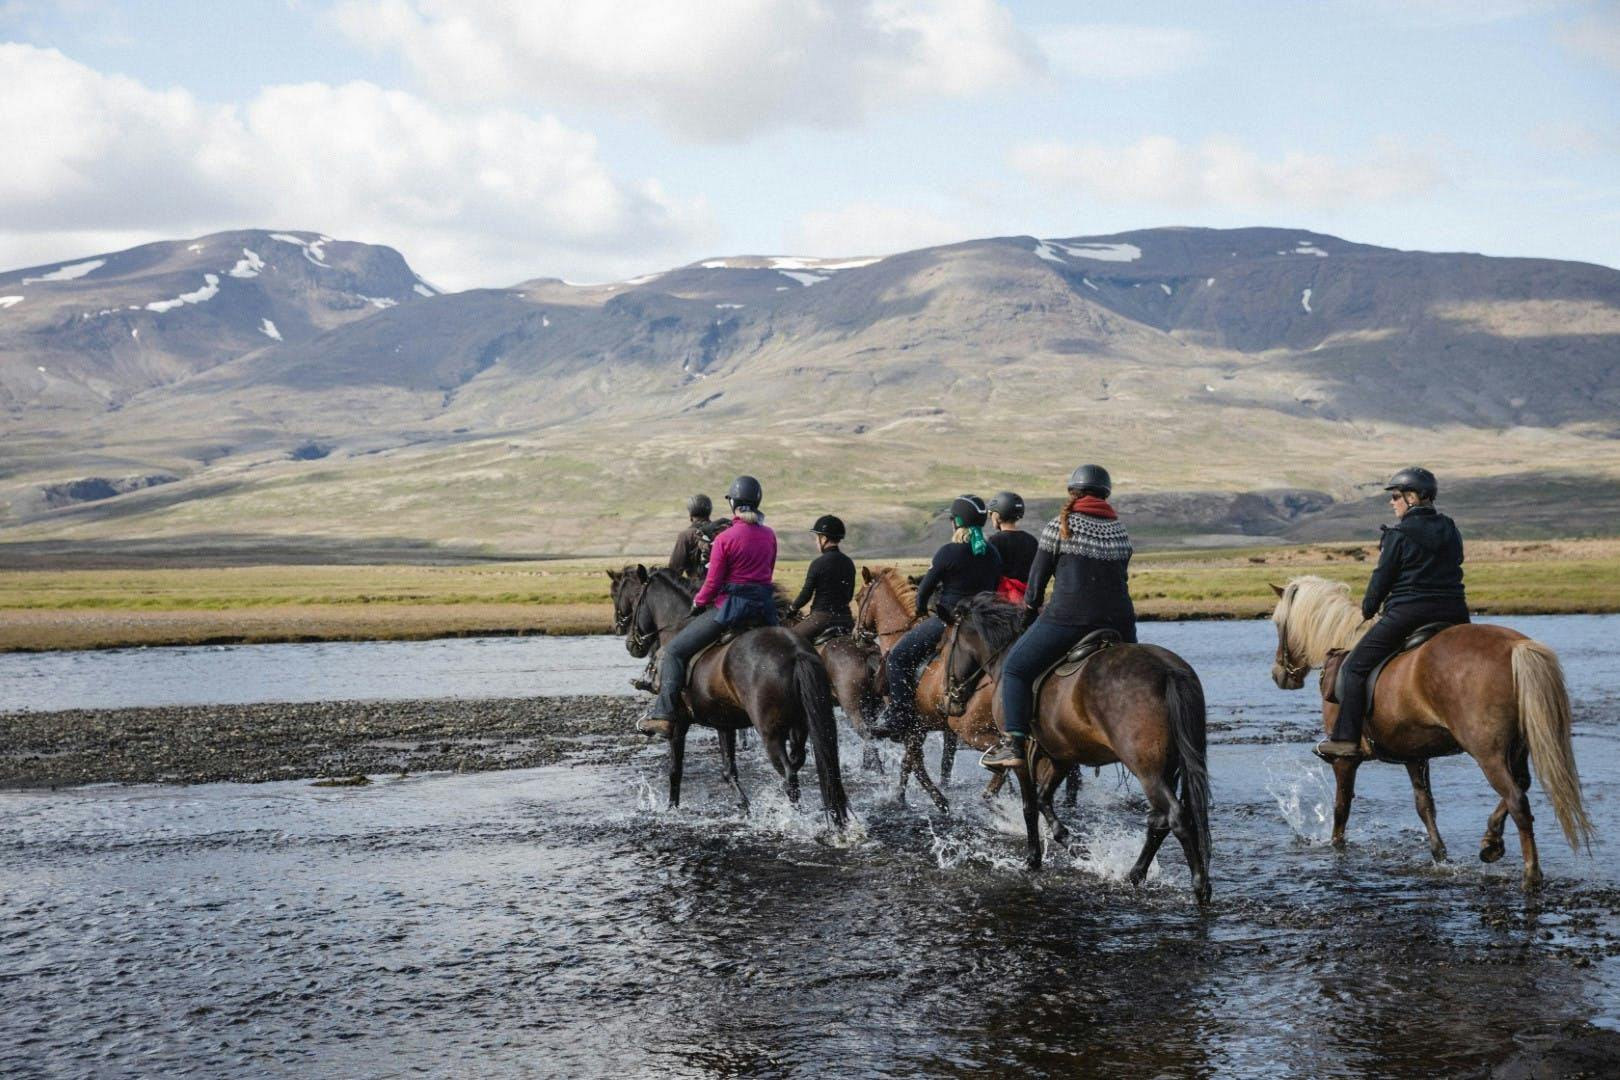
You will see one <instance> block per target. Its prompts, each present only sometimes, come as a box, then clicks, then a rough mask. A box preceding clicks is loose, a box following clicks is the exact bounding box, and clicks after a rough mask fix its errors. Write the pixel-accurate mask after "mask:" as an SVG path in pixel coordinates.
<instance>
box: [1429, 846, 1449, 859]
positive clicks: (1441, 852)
mask: <svg viewBox="0 0 1620 1080" xmlns="http://www.w3.org/2000/svg"><path fill="white" fill-rule="evenodd" d="M1429 854H1430V855H1433V856H1434V861H1435V862H1437V863H1439V862H1445V861H1446V849H1445V847H1444V846H1443V845H1442V846H1441V847H1437V848H1430V849H1429Z"/></svg>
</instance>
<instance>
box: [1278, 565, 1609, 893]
mask: <svg viewBox="0 0 1620 1080" xmlns="http://www.w3.org/2000/svg"><path fill="white" fill-rule="evenodd" d="M1272 589H1273V591H1275V592H1276V593H1277V597H1278V600H1277V609H1276V610H1275V611H1274V612H1273V613H1272V616H1271V620H1272V622H1274V623H1275V624H1276V626H1277V656H1276V660H1275V662H1274V663H1273V664H1272V666H1271V678H1272V681H1273V682H1275V683H1276V684H1277V685H1278V686H1279V687H1280V688H1282V689H1284V690H1298V689H1299V688H1300V687H1301V686H1303V685H1304V684H1305V675H1306V673H1307V672H1309V671H1310V670H1311V669H1312V668H1316V667H1322V666H1323V664H1324V663H1325V662H1326V661H1327V659H1328V656H1329V654H1330V653H1331V652H1334V651H1336V650H1340V649H1349V648H1351V647H1352V646H1354V645H1355V643H1356V642H1357V641H1359V640H1360V639H1361V635H1362V634H1363V633H1364V632H1365V631H1366V629H1367V627H1368V626H1369V625H1371V624H1370V623H1368V622H1366V621H1364V620H1363V619H1362V617H1361V609H1360V607H1359V606H1358V605H1356V604H1355V603H1354V602H1353V601H1352V600H1351V599H1350V588H1349V586H1348V585H1345V584H1343V583H1342V582H1337V581H1328V580H1327V579H1325V578H1320V577H1314V576H1307V577H1299V578H1295V579H1294V580H1292V581H1290V582H1289V583H1288V585H1287V587H1285V588H1284V587H1279V586H1276V585H1273V586H1272ZM1326 692H1327V687H1325V686H1324V687H1323V698H1324V700H1323V706H1322V724H1323V727H1324V728H1325V729H1326V730H1327V731H1332V730H1333V722H1334V721H1335V720H1336V719H1338V711H1339V707H1338V706H1337V705H1334V704H1332V703H1331V702H1328V701H1327V700H1326ZM1569 729H1570V709H1569V694H1568V692H1567V691H1566V690H1565V688H1564V673H1563V669H1562V668H1560V667H1559V664H1558V657H1557V655H1556V654H1555V653H1554V652H1553V651H1552V650H1551V649H1549V648H1547V646H1545V645H1543V644H1541V643H1540V642H1537V641H1532V640H1531V639H1530V638H1527V637H1525V636H1524V635H1523V634H1521V633H1519V632H1518V631H1517V630H1509V629H1508V628H1507V627H1505V626H1484V625H1479V624H1464V625H1462V626H1453V627H1451V628H1450V629H1448V630H1444V631H1442V632H1441V633H1439V634H1437V635H1436V636H1434V637H1433V638H1431V639H1430V640H1429V641H1428V642H1426V643H1425V644H1423V645H1420V646H1419V647H1418V648H1416V649H1413V650H1412V651H1410V652H1406V653H1402V654H1401V655H1399V656H1397V657H1395V658H1394V659H1393V660H1391V661H1390V662H1389V664H1388V665H1387V666H1385V668H1384V671H1383V674H1382V675H1380V676H1379V679H1378V688H1377V695H1376V699H1375V700H1374V702H1373V707H1372V712H1371V715H1369V716H1368V717H1367V719H1366V725H1365V729H1364V733H1363V734H1364V738H1363V749H1364V750H1368V751H1370V752H1371V756H1373V757H1375V758H1377V759H1378V760H1381V761H1391V762H1398V763H1400V764H1402V765H1405V766H1406V772H1407V775H1408V776H1409V777H1410V778H1411V781H1412V793H1413V797H1414V799H1415V801H1416V803H1417V812H1418V816H1419V817H1420V818H1422V819H1423V826H1424V828H1425V829H1426V830H1428V834H1429V850H1430V852H1431V853H1432V854H1433V856H1434V858H1435V860H1436V861H1439V860H1441V859H1444V858H1445V857H1446V845H1445V842H1444V841H1443V840H1441V838H1440V829H1439V827H1438V826H1437V825H1436V824H1435V820H1434V795H1433V794H1432V793H1431V792H1430V790H1429V760H1430V759H1431V758H1437V757H1445V756H1447V755H1449V754H1460V753H1464V752H1466V753H1468V754H1471V755H1472V756H1473V758H1474V760H1475V761H1476V762H1478V763H1479V767H1480V769H1481V771H1483V772H1484V773H1485V779H1487V780H1488V781H1490V784H1491V786H1492V787H1493V788H1495V789H1496V792H1497V794H1498V795H1500V796H1501V801H1500V802H1498V803H1497V805H1496V809H1495V810H1494V811H1493V812H1492V813H1491V816H1490V819H1489V820H1488V821H1487V822H1486V823H1485V837H1484V839H1483V840H1481V841H1480V845H1479V857H1480V858H1481V859H1482V860H1484V861H1485V862H1495V861H1496V860H1497V859H1500V858H1501V857H1502V853H1503V849H1504V845H1503V843H1502V828H1503V824H1504V821H1505V819H1506V818H1507V817H1508V816H1509V815H1511V816H1512V818H1513V824H1514V826H1515V827H1516V828H1517V829H1518V831H1519V848H1520V850H1521V851H1522V853H1523V855H1524V887H1525V889H1527V890H1529V889H1534V888H1537V887H1538V886H1539V885H1540V884H1541V862H1540V860H1539V859H1538V857H1537V855H1536V838H1535V833H1534V831H1533V829H1532V826H1531V821H1532V817H1531V813H1530V799H1529V791H1530V764H1531V762H1532V761H1533V762H1534V763H1535V767H1536V775H1537V776H1538V777H1540V779H1541V787H1542V790H1543V791H1544V792H1546V794H1547V798H1548V799H1549V800H1550V801H1551V802H1552V806H1553V811H1554V813H1556V814H1557V815H1558V824H1559V825H1560V826H1562V828H1563V830H1564V836H1565V838H1566V839H1568V841H1569V844H1570V847H1572V848H1574V849H1575V850H1576V851H1579V850H1580V845H1581V844H1582V843H1583V842H1585V843H1586V844H1587V845H1588V846H1590V843H1591V833H1592V823H1591V821H1590V820H1589V819H1588V818H1587V816H1586V809H1585V807H1584V806H1583V805H1582V802H1581V780H1580V775H1579V773H1578V772H1577V771H1576V768H1575V755H1574V751H1573V749H1572V747H1571V745H1570V734H1569ZM1360 765H1361V761H1360V760H1359V759H1356V758H1340V759H1338V760H1336V761H1334V763H1333V775H1334V779H1335V781H1336V788H1337V790H1336V791H1335V793H1334V799H1333V846H1334V847H1338V848H1342V847H1343V846H1344V825H1345V821H1346V820H1347V819H1348V818H1349V817H1350V803H1351V801H1352V800H1353V799H1354V798H1355V790H1356V769H1357V768H1359V767H1360Z"/></svg>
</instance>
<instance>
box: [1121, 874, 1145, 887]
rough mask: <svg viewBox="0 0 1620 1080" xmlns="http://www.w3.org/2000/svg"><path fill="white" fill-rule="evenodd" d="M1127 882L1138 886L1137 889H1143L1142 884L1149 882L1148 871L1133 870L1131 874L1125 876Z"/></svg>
mask: <svg viewBox="0 0 1620 1080" xmlns="http://www.w3.org/2000/svg"><path fill="white" fill-rule="evenodd" d="M1125 880H1126V881H1128V882H1130V883H1131V884H1132V885H1134V886H1136V887H1137V888H1141V887H1142V882H1144V881H1146V880H1147V871H1146V870H1132V871H1131V872H1130V873H1129V874H1127V875H1126V876H1125Z"/></svg>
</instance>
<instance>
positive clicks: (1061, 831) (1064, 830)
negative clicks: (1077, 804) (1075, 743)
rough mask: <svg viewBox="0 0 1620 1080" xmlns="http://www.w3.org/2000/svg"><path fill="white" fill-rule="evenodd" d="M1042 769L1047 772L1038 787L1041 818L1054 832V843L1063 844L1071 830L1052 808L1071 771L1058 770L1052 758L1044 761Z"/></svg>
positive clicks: (1041, 764) (1041, 765)
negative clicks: (1054, 798)
mask: <svg viewBox="0 0 1620 1080" xmlns="http://www.w3.org/2000/svg"><path fill="white" fill-rule="evenodd" d="M1040 767H1041V768H1044V769H1045V770H1046V776H1045V777H1044V778H1041V780H1040V783H1039V785H1038V787H1037V792H1038V798H1039V802H1040V808H1041V816H1042V817H1044V818H1045V819H1046V824H1047V826H1048V827H1050V828H1051V830H1052V840H1053V842H1054V843H1058V844H1061V843H1063V842H1064V841H1065V840H1067V839H1068V838H1069V829H1068V826H1066V825H1064V824H1063V822H1062V820H1061V819H1060V818H1059V817H1058V816H1057V811H1056V810H1054V809H1053V808H1052V797H1053V796H1054V795H1056V794H1057V789H1058V788H1059V787H1060V786H1061V785H1062V783H1063V779H1064V777H1066V776H1068V775H1069V770H1067V769H1060V768H1058V766H1057V762H1055V761H1053V760H1051V759H1050V758H1047V759H1045V760H1043V761H1042V762H1041V763H1040Z"/></svg>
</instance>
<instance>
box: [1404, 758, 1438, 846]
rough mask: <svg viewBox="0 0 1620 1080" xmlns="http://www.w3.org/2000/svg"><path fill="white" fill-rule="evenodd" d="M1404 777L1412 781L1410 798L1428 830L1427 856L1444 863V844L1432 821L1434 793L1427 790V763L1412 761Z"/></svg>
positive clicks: (1436, 826) (1408, 764)
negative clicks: (1429, 855)
mask: <svg viewBox="0 0 1620 1080" xmlns="http://www.w3.org/2000/svg"><path fill="white" fill-rule="evenodd" d="M1406 775H1407V776H1408V777H1410V778H1411V781H1412V798H1413V800H1414V801H1415V802H1416V803H1417V812H1418V817H1420V818H1422V819H1423V827H1424V828H1425V829H1427V830H1429V854H1431V855H1433V856H1434V861H1435V862H1445V861H1446V842H1445V841H1444V840H1442V839H1440V826H1439V825H1437V824H1435V820H1434V792H1432V791H1430V790H1429V763H1428V762H1427V761H1412V762H1408V763H1407V766H1406Z"/></svg>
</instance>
